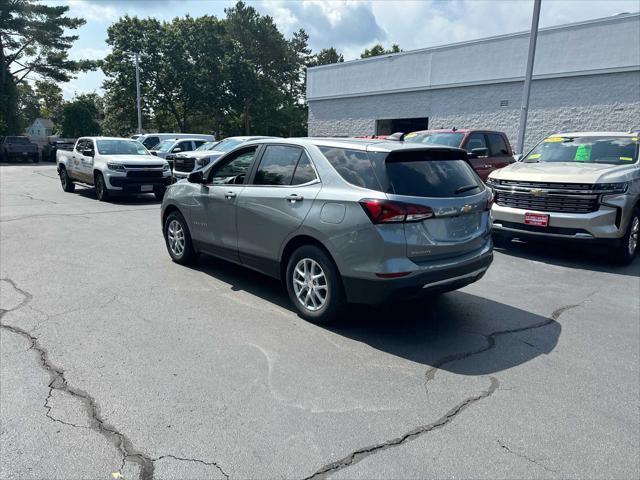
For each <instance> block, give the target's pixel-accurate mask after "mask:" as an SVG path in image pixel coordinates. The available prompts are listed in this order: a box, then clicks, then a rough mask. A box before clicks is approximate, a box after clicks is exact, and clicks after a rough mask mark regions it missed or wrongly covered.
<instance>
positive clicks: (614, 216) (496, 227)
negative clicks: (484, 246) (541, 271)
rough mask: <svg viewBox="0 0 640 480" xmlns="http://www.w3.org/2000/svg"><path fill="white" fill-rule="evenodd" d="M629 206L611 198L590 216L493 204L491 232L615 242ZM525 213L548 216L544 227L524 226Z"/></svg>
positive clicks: (621, 233) (617, 197)
mask: <svg viewBox="0 0 640 480" xmlns="http://www.w3.org/2000/svg"><path fill="white" fill-rule="evenodd" d="M632 210H633V204H632V202H631V197H630V196H629V195H615V196H611V197H610V198H607V199H606V204H605V203H603V204H601V205H600V208H599V209H598V210H596V211H595V212H591V213H560V212H542V211H536V210H523V209H519V208H513V207H506V206H502V205H498V204H494V205H493V208H492V209H491V216H492V218H493V231H494V232H502V233H508V234H511V235H512V236H514V237H517V236H523V237H547V238H558V239H568V240H579V241H594V240H616V239H619V238H621V237H622V236H624V233H625V231H626V228H627V224H628V222H629V218H630V212H631V211H632ZM525 213H540V214H544V215H549V226H548V227H537V226H532V225H527V224H525V223H524V216H525Z"/></svg>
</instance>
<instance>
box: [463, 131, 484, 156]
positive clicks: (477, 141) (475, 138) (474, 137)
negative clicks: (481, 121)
mask: <svg viewBox="0 0 640 480" xmlns="http://www.w3.org/2000/svg"><path fill="white" fill-rule="evenodd" d="M464 148H465V150H466V151H467V152H471V151H473V149H474V148H487V142H486V140H485V138H484V133H472V134H471V135H469V139H468V140H467V145H466V147H464Z"/></svg>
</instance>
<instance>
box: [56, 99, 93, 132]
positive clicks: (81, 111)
mask: <svg viewBox="0 0 640 480" xmlns="http://www.w3.org/2000/svg"><path fill="white" fill-rule="evenodd" d="M101 110H102V104H101V99H100V97H99V96H98V95H97V94H95V93H89V94H84V95H78V96H77V97H75V98H74V99H73V100H72V101H70V102H66V103H65V104H64V106H63V107H62V125H61V132H60V134H61V135H62V136H63V137H68V138H75V137H82V136H84V135H99V134H100V133H101V128H100V124H99V123H98V120H99V118H100V114H101Z"/></svg>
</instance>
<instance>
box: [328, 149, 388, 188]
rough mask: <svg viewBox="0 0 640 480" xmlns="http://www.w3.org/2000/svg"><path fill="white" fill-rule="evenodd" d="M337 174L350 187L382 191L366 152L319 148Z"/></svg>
mask: <svg viewBox="0 0 640 480" xmlns="http://www.w3.org/2000/svg"><path fill="white" fill-rule="evenodd" d="M319 148H320V151H321V152H322V154H323V155H324V157H325V158H326V159H327V160H328V161H329V163H330V164H331V166H332V167H333V168H335V169H336V171H337V172H338V174H340V176H341V177H342V178H343V179H344V180H345V181H346V182H348V183H350V184H351V185H355V186H357V187H363V188H368V189H370V190H378V191H382V187H381V186H380V182H379V181H378V179H377V177H376V174H375V172H374V170H373V166H372V164H371V161H370V160H369V156H368V155H367V152H364V151H360V150H348V149H344V148H339V147H319Z"/></svg>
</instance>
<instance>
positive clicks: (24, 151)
mask: <svg viewBox="0 0 640 480" xmlns="http://www.w3.org/2000/svg"><path fill="white" fill-rule="evenodd" d="M18 159H20V160H31V161H32V162H33V163H36V162H38V160H39V154H38V146H37V145H36V144H35V143H33V142H31V140H29V139H28V138H27V137H3V138H2V142H0V162H9V161H11V160H18Z"/></svg>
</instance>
